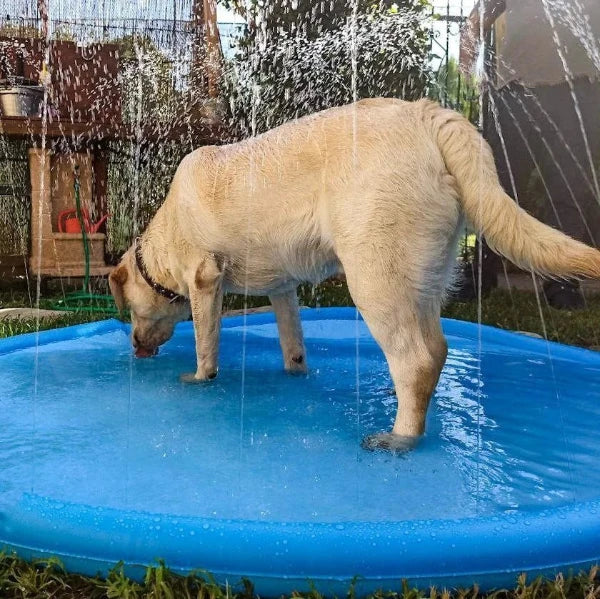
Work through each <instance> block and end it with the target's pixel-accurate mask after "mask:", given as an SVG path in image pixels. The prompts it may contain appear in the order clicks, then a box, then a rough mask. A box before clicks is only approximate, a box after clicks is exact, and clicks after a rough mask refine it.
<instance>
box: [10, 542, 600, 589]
mask: <svg viewBox="0 0 600 599" xmlns="http://www.w3.org/2000/svg"><path fill="white" fill-rule="evenodd" d="M358 583H359V580H357V581H356V582H353V583H352V584H351V585H350V586H349V589H348V593H347V597H348V599H354V598H355V597H356V592H357V590H356V589H355V587H356V586H357V584H358ZM599 596H600V580H599V578H598V568H597V567H594V568H592V569H591V570H590V571H589V572H582V573H580V574H578V575H576V576H573V575H571V576H569V577H568V578H565V577H564V576H563V575H562V574H558V575H557V576H556V577H555V578H554V579H543V578H536V579H534V580H532V581H531V582H529V581H528V580H527V577H526V576H525V575H524V574H523V575H521V576H519V577H518V579H517V580H516V586H515V588H514V589H512V590H509V589H498V590H495V591H493V592H491V593H489V594H488V595H485V594H483V593H481V592H480V591H479V589H478V588H477V586H474V587H472V588H470V589H455V590H453V591H448V590H445V589H444V590H439V589H436V588H431V589H428V590H426V591H421V590H418V589H415V588H413V587H411V586H410V585H409V584H408V582H407V581H403V583H402V588H399V589H397V590H380V591H376V592H375V593H371V594H369V595H367V599H479V598H481V599H486V597H487V599H597V598H598V597H599ZM0 597H3V598H4V599H17V598H18V599H42V598H48V599H50V598H51V597H52V598H56V599H84V598H85V599H192V598H195V599H255V598H256V599H258V596H257V595H256V593H255V592H254V588H253V586H252V582H251V581H249V580H247V579H242V580H240V581H239V583H237V584H236V585H234V586H229V585H228V586H225V587H223V586H220V585H219V584H217V583H216V582H215V580H214V578H213V577H212V575H211V574H210V573H208V572H204V571H196V572H192V573H190V574H189V575H187V576H179V575H177V574H174V573H173V572H171V570H169V568H168V567H167V566H166V565H165V564H164V562H162V561H159V562H158V564H157V565H155V566H149V567H148V568H147V569H146V576H145V578H144V581H143V582H141V583H140V582H136V581H134V580H131V579H130V578H129V577H128V576H127V575H126V574H125V573H124V567H123V563H118V564H117V565H116V566H115V567H114V568H113V569H112V570H111V571H110V572H109V574H108V576H107V577H106V578H100V577H99V576H95V577H87V576H81V575H78V574H70V573H68V572H66V571H65V569H64V568H63V566H62V564H61V563H60V561H59V560H58V559H56V558H50V559H46V560H34V561H32V562H26V561H24V560H21V559H19V558H17V557H15V556H14V555H8V554H6V553H0ZM291 597H292V598H293V599H325V598H324V595H322V594H321V593H320V592H319V591H318V590H317V589H316V588H314V587H313V588H311V589H310V590H309V591H307V592H303V593H301V592H294V593H293V594H292V595H291ZM281 599H286V598H285V596H282V598H281Z"/></svg>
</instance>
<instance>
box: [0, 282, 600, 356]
mask: <svg viewBox="0 0 600 599" xmlns="http://www.w3.org/2000/svg"><path fill="white" fill-rule="evenodd" d="M299 295H300V303H301V304H302V305H304V306H310V307H313V308H314V307H319V306H320V307H327V306H352V305H353V303H352V299H351V298H350V295H349V294H348V289H347V287H346V285H345V284H344V283H342V282H341V281H335V280H334V281H327V282H325V283H323V284H321V285H317V286H312V285H303V286H302V287H301V288H300V293H299ZM57 299H60V297H57V296H52V297H42V298H41V299H40V302H39V306H40V308H51V307H52V304H53V303H54V302H55V301H56V300H57ZM268 303H269V301H268V299H267V298H259V297H248V298H247V301H246V302H245V301H244V298H243V296H239V295H227V296H225V301H224V310H234V309H240V308H243V307H244V305H246V306H247V307H249V308H250V307H257V306H264V305H268ZM32 305H35V302H34V301H31V300H30V299H29V297H28V295H27V294H26V293H24V292H15V291H13V292H10V291H4V292H0V308H9V307H21V306H32ZM540 314H541V316H540ZM442 316H445V317H447V318H456V319H459V320H468V321H471V322H478V305H477V302H457V301H450V302H448V304H447V305H446V307H445V308H444V310H443V312H442ZM101 318H104V316H103V315H102V314H97V313H89V312H88V313H86V312H81V313H77V314H73V313H65V315H64V316H60V317H58V318H57V319H49V318H41V319H40V320H39V329H40V330H43V329H49V328H53V327H60V326H68V325H71V324H78V323H82V322H92V321H94V320H99V319H101ZM481 322H482V323H483V324H488V325H492V326H495V327H499V328H501V329H508V330H516V331H528V332H531V333H536V334H538V335H541V336H542V337H545V336H547V337H548V339H550V340H552V341H559V342H561V343H567V344H570V345H579V346H581V347H591V348H600V296H592V297H589V298H587V308H586V309H585V310H579V311H572V312H570V311H566V310H556V309H553V308H549V307H548V306H547V305H546V302H545V300H544V298H543V296H541V298H540V303H539V304H538V301H537V299H536V296H535V295H534V294H533V293H528V292H525V291H512V292H509V291H505V290H501V289H496V290H494V291H492V292H491V293H490V295H489V296H488V297H486V298H484V299H483V300H482V302H481ZM37 328H38V321H37V319H35V318H34V319H21V320H18V321H16V320H10V321H2V320H0V337H7V336H10V335H17V334H19V333H28V332H32V331H35V330H37Z"/></svg>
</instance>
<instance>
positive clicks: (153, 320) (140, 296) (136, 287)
mask: <svg viewBox="0 0 600 599" xmlns="http://www.w3.org/2000/svg"><path fill="white" fill-rule="evenodd" d="M108 282H109V285H110V290H111V292H112V294H113V297H114V298H115V303H116V305H117V308H118V309H119V311H120V312H123V310H125V308H126V307H129V310H130V312H131V342H132V343H133V347H134V349H135V355H136V356H137V357H138V358H147V357H150V356H154V355H156V353H157V352H158V347H159V346H160V345H162V344H163V343H165V342H166V341H168V340H169V339H170V338H171V336H172V335H173V330H174V328H175V324H176V323H177V322H180V321H182V320H186V319H188V318H189V317H190V306H189V302H187V301H180V302H170V301H169V300H168V299H167V298H166V297H163V296H162V295H160V294H159V293H157V292H156V291H155V290H154V289H153V288H152V287H150V285H149V284H148V283H147V282H146V280H145V279H144V277H143V276H142V275H141V273H140V271H139V269H138V267H137V265H136V260H135V253H134V250H133V248H130V249H129V250H128V251H127V252H126V253H125V254H124V256H123V258H122V259H121V262H120V263H119V265H118V266H117V267H116V268H115V269H114V270H113V271H112V272H111V273H110V276H109V278H108Z"/></svg>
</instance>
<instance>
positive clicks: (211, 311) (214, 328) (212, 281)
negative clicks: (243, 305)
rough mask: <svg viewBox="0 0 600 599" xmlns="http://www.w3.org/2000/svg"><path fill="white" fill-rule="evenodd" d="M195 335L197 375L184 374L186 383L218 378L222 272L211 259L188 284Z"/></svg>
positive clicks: (205, 262) (206, 261)
mask: <svg viewBox="0 0 600 599" xmlns="http://www.w3.org/2000/svg"><path fill="white" fill-rule="evenodd" d="M189 290H190V291H189V294H190V304H191V308H192V319H193V321H194V335H195V338H196V364H197V367H196V372H190V373H186V374H182V375H181V377H180V380H181V381H183V382H185V383H200V382H203V381H208V380H211V379H214V378H215V377H216V376H217V370H218V358H219V333H220V331H221V309H222V305H223V269H222V267H220V265H219V264H218V263H217V261H216V260H215V259H214V258H213V257H212V256H211V257H207V258H206V259H205V260H204V262H203V263H202V264H201V265H200V266H199V267H198V270H197V271H196V275H195V277H194V279H193V281H192V282H191V284H190V285H189Z"/></svg>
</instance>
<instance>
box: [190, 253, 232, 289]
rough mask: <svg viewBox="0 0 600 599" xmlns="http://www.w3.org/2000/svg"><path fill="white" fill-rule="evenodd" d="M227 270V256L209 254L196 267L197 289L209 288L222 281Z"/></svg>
mask: <svg viewBox="0 0 600 599" xmlns="http://www.w3.org/2000/svg"><path fill="white" fill-rule="evenodd" d="M224 272H225V258H223V256H221V255H220V254H207V255H206V256H205V258H204V259H203V260H202V262H201V263H200V264H199V266H198V268H197V269H196V276H195V277H194V283H195V284H196V289H199V290H202V291H203V290H209V289H212V288H213V287H214V286H215V284H216V283H218V282H220V280H221V279H222V278H223V273H224Z"/></svg>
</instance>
